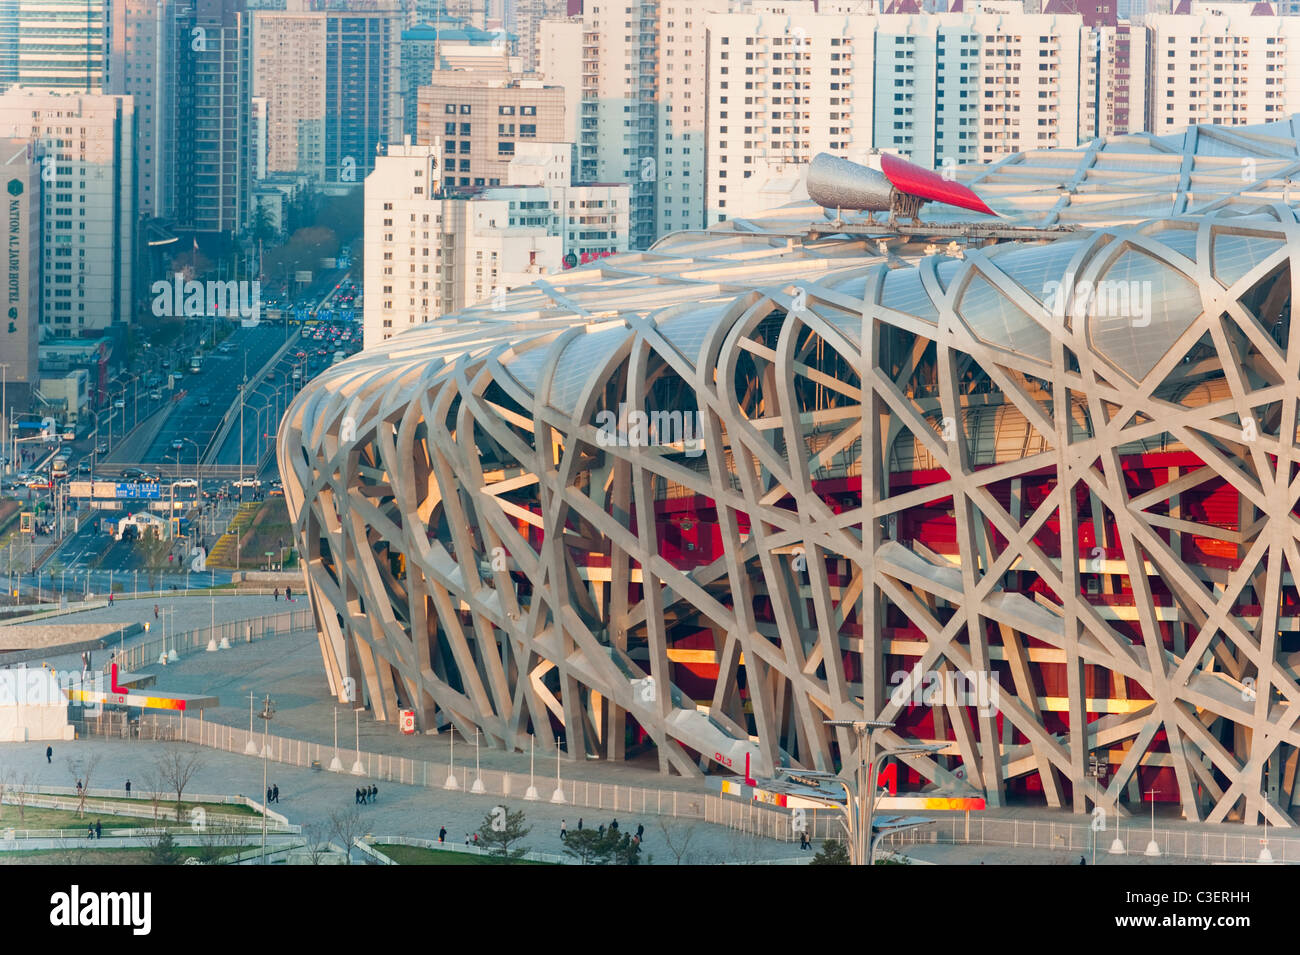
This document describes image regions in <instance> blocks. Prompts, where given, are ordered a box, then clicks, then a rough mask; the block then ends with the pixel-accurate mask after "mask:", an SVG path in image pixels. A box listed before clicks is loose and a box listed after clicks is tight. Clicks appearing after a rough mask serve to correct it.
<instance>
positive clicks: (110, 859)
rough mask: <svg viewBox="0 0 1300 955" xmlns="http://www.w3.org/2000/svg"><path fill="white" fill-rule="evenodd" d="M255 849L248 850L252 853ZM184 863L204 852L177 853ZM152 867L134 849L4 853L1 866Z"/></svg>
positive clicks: (185, 850)
mask: <svg viewBox="0 0 1300 955" xmlns="http://www.w3.org/2000/svg"><path fill="white" fill-rule="evenodd" d="M251 848H252V846H244V849H245V850H247V849H251ZM177 851H178V852H179V853H180V858H181V861H182V862H184V860H185V859H188V858H190V857H192V856H198V855H199V853H200V851H201V850H200V849H198V848H194V847H183V848H180V849H178V850H177ZM239 851H240V850H239V849H237V848H235V847H234V846H232V847H231V848H230V849H229V850H227V851H223V852H222V856H226V855H234V854H235V853H237V852H239ZM25 863H34V864H37V865H152V863H151V862H150V859H149V850H148V849H143V848H138V849H137V848H131V849H29V850H25V851H21V852H0V865H23V864H25Z"/></svg>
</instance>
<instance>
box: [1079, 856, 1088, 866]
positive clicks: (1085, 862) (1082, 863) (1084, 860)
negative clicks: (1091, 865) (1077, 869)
mask: <svg viewBox="0 0 1300 955" xmlns="http://www.w3.org/2000/svg"><path fill="white" fill-rule="evenodd" d="M1087 864H1088V860H1087V859H1085V858H1084V857H1083V856H1079V865H1087Z"/></svg>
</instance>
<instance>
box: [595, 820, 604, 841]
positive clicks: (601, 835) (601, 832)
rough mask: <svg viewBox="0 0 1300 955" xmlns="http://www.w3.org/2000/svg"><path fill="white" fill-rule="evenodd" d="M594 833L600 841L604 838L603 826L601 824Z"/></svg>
mask: <svg viewBox="0 0 1300 955" xmlns="http://www.w3.org/2000/svg"><path fill="white" fill-rule="evenodd" d="M596 832H597V834H598V835H599V836H600V837H601V838H602V839H603V838H605V824H604V823H603V822H602V823H601V824H600V828H599V829H597V830H596Z"/></svg>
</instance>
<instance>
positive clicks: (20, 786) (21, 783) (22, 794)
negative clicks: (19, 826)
mask: <svg viewBox="0 0 1300 955" xmlns="http://www.w3.org/2000/svg"><path fill="white" fill-rule="evenodd" d="M16 778H17V777H15V776H11V777H10V779H11V780H14V779H16ZM29 778H30V777H29V776H27V775H26V774H24V775H23V778H22V779H18V780H17V782H13V783H12V785H11V787H10V790H9V791H10V792H11V793H12V794H13V797H14V802H16V803H17V804H18V818H19V819H20V820H21V819H26V818H27V816H26V813H25V810H26V808H27V781H28V779H29Z"/></svg>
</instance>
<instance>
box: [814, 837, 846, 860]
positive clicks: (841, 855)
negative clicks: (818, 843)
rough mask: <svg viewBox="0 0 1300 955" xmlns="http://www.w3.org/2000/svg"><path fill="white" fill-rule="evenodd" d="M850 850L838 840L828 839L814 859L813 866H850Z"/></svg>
mask: <svg viewBox="0 0 1300 955" xmlns="http://www.w3.org/2000/svg"><path fill="white" fill-rule="evenodd" d="M848 864H849V850H848V847H847V846H846V845H844V843H842V842H840V841H839V840H837V839H827V840H826V841H825V842H823V843H822V847H821V848H820V849H818V850H817V854H816V855H815V856H813V857H812V862H811V865H848Z"/></svg>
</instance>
